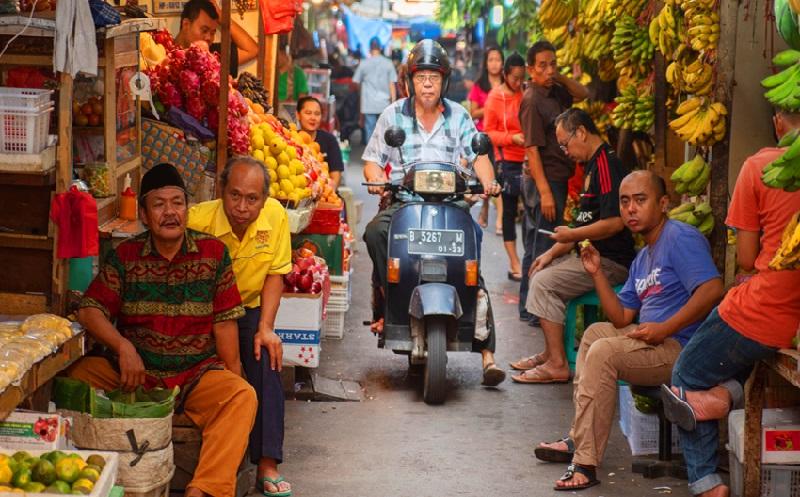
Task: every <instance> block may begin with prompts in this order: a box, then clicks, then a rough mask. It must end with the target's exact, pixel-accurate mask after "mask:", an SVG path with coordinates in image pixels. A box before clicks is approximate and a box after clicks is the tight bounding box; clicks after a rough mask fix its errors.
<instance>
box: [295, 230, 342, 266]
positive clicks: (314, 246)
mask: <svg viewBox="0 0 800 497" xmlns="http://www.w3.org/2000/svg"><path fill="white" fill-rule="evenodd" d="M299 247H305V248H307V249H309V250H311V251H312V252H314V255H317V256H319V257H322V258H323V259H325V263H326V264H328V271H329V272H330V273H331V275H333V276H341V275H342V274H343V272H344V236H342V235H313V234H306V233H301V234H299V235H295V236H293V237H292V250H294V249H297V248H299Z"/></svg>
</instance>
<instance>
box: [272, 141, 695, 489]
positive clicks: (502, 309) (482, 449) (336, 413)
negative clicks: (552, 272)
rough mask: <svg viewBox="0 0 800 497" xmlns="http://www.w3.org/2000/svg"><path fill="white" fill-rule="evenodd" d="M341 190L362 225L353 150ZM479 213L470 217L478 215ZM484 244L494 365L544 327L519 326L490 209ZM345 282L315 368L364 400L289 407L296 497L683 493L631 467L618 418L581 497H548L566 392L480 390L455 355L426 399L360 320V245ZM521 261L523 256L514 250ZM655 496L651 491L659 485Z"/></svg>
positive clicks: (470, 364)
mask: <svg viewBox="0 0 800 497" xmlns="http://www.w3.org/2000/svg"><path fill="white" fill-rule="evenodd" d="M352 157H353V159H354V160H353V161H352V165H350V166H349V168H348V172H347V178H348V186H350V187H352V188H353V190H354V191H355V192H356V194H357V196H358V197H359V198H360V199H361V200H363V201H364V215H363V219H362V223H361V224H362V226H363V224H365V223H366V222H367V221H368V220H369V219H371V218H372V216H373V215H374V213H375V210H376V203H377V202H376V200H375V198H372V197H370V196H369V195H367V193H366V190H365V188H363V187H361V186H360V185H359V183H360V178H361V174H360V161H358V158H359V157H360V151H358V153H357V151H356V150H354V151H353V154H352ZM476 209H477V208H474V209H473V212H475V211H476ZM491 212H492V213H491V218H492V219H491V220H490V224H489V226H490V229H487V230H486V231H485V235H484V242H483V265H482V266H483V274H484V277H485V279H486V281H487V286H488V287H489V290H490V292H491V298H492V302H493V306H494V312H495V316H496V318H495V319H496V324H497V329H498V344H497V362H498V365H499V366H500V367H503V368H507V366H508V362H509V361H511V360H514V359H517V358H518V357H520V356H523V355H526V354H532V353H535V352H538V351H540V350H541V349H542V348H543V343H544V342H543V338H542V336H541V330H539V329H536V328H531V327H529V326H527V324H524V323H521V322H520V321H519V320H518V318H517V311H516V294H517V293H516V291H517V285H518V284H515V283H513V282H511V281H509V280H508V279H507V277H506V271H507V269H508V267H507V258H506V255H505V252H504V250H503V246H502V239H501V237H499V236H496V235H495V234H494V230H493V229H491V227H493V226H494V224H493V217H494V209H492V211H491ZM359 243H360V244H361V247H360V250H359V251H358V253H357V255H356V257H355V262H354V267H355V271H354V273H353V281H352V284H353V286H354V289H353V303H352V306H351V308H350V311H349V313H348V315H347V319H346V331H345V336H344V339H342V340H325V341H324V343H323V350H322V355H321V365H320V368H319V372H320V373H321V374H323V375H324V376H327V377H331V378H343V379H348V380H354V381H357V382H359V383H360V384H361V385H362V386H363V388H364V393H365V396H364V398H365V401H364V402H360V403H354V402H337V403H323V402H301V401H289V402H288V403H287V409H286V446H285V463H284V464H283V465H282V466H281V471H282V473H283V474H284V476H285V477H286V478H287V480H289V481H290V482H292V484H293V486H294V495H295V496H296V497H322V496H340V495H346V496H349V497H383V496H393V495H414V496H419V497H434V496H435V497H448V496H470V497H483V496H490V495H492V496H493V495H506V496H550V495H565V494H566V495H572V494H580V495H582V496H587V497H597V496H620V497H634V496H637V497H638V496H651V495H653V496H655V495H662V494H665V493H667V491H666V490H664V489H663V488H664V487H668V488H669V489H670V492H671V495H673V496H688V495H689V492H688V490H687V487H686V482H685V481H681V480H675V479H671V478H662V479H655V480H646V479H644V478H642V477H641V476H639V475H636V474H633V473H631V471H630V463H631V456H630V449H629V448H628V444H627V442H626V440H625V438H623V436H622V434H621V432H620V430H619V425H618V423H617V421H616V419H615V421H614V429H613V432H612V436H611V440H610V443H609V448H608V451H607V454H606V457H605V461H604V463H603V465H602V466H601V467H600V468H599V470H598V478H599V479H600V480H601V481H602V484H601V485H599V486H596V487H594V488H591V489H588V490H583V491H581V492H574V493H573V492H555V491H553V490H552V486H553V483H554V481H555V480H556V479H557V478H558V477H559V476H560V475H561V474H562V473H563V471H564V469H565V467H566V465H565V464H545V463H541V462H539V461H537V460H536V458H535V457H534V455H533V448H534V446H535V443H538V442H539V441H543V440H554V439H557V438H560V437H561V436H563V435H564V434H565V433H566V431H567V430H568V428H569V425H570V422H571V418H572V414H573V409H572V400H571V395H572V385H571V384H569V385H518V384H514V383H512V382H511V380H510V378H508V379H507V380H506V382H504V383H503V384H501V385H500V387H499V388H497V389H486V388H484V387H481V386H480V381H481V367H480V365H481V361H480V355H478V354H468V353H450V354H449V362H448V380H449V383H450V385H451V391H450V394H449V396H448V399H447V402H446V403H445V404H444V405H442V406H428V405H426V404H425V403H423V402H422V395H421V391H422V387H421V377H409V376H408V374H407V361H406V357H405V356H397V355H394V354H392V352H391V351H387V350H383V349H378V348H377V347H376V338H375V337H374V336H373V335H372V334H371V333H369V330H368V329H367V327H365V326H363V325H362V321H364V320H366V319H369V318H370V317H371V312H370V288H369V285H370V271H371V263H370V260H369V256H368V255H367V253H366V250H365V248H364V246H363V242H360V241H359ZM520 254H521V248H520ZM659 487H660V488H661V489H657V488H659Z"/></svg>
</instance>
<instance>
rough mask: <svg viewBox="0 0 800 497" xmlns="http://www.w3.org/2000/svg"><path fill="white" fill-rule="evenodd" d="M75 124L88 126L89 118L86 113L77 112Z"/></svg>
mask: <svg viewBox="0 0 800 497" xmlns="http://www.w3.org/2000/svg"><path fill="white" fill-rule="evenodd" d="M75 124H76V125H78V126H88V125H89V118H88V117H86V114H77V115H76V116H75Z"/></svg>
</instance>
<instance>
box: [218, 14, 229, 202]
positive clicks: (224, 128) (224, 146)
mask: <svg viewBox="0 0 800 497" xmlns="http://www.w3.org/2000/svg"><path fill="white" fill-rule="evenodd" d="M221 7H222V19H220V25H221V26H222V32H221V38H222V39H221V40H220V43H221V45H222V46H221V50H222V54H221V55H222V57H220V63H221V67H220V74H219V127H218V128H217V181H216V182H215V186H216V196H217V197H220V195H221V194H222V185H221V184H220V176H221V175H222V169H223V168H224V167H225V162H227V160H228V86H229V85H228V78H229V77H230V74H231V0H222V2H221Z"/></svg>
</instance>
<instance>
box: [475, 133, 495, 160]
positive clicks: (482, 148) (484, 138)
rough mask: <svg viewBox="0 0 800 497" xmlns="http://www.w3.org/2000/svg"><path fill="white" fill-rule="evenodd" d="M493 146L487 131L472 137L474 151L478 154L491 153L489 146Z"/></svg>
mask: <svg viewBox="0 0 800 497" xmlns="http://www.w3.org/2000/svg"><path fill="white" fill-rule="evenodd" d="M491 146H492V141H491V140H490V139H489V135H487V134H486V133H476V134H475V136H473V137H472V151H473V152H475V153H476V154H478V155H486V154H488V153H489V148H490V147H491Z"/></svg>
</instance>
